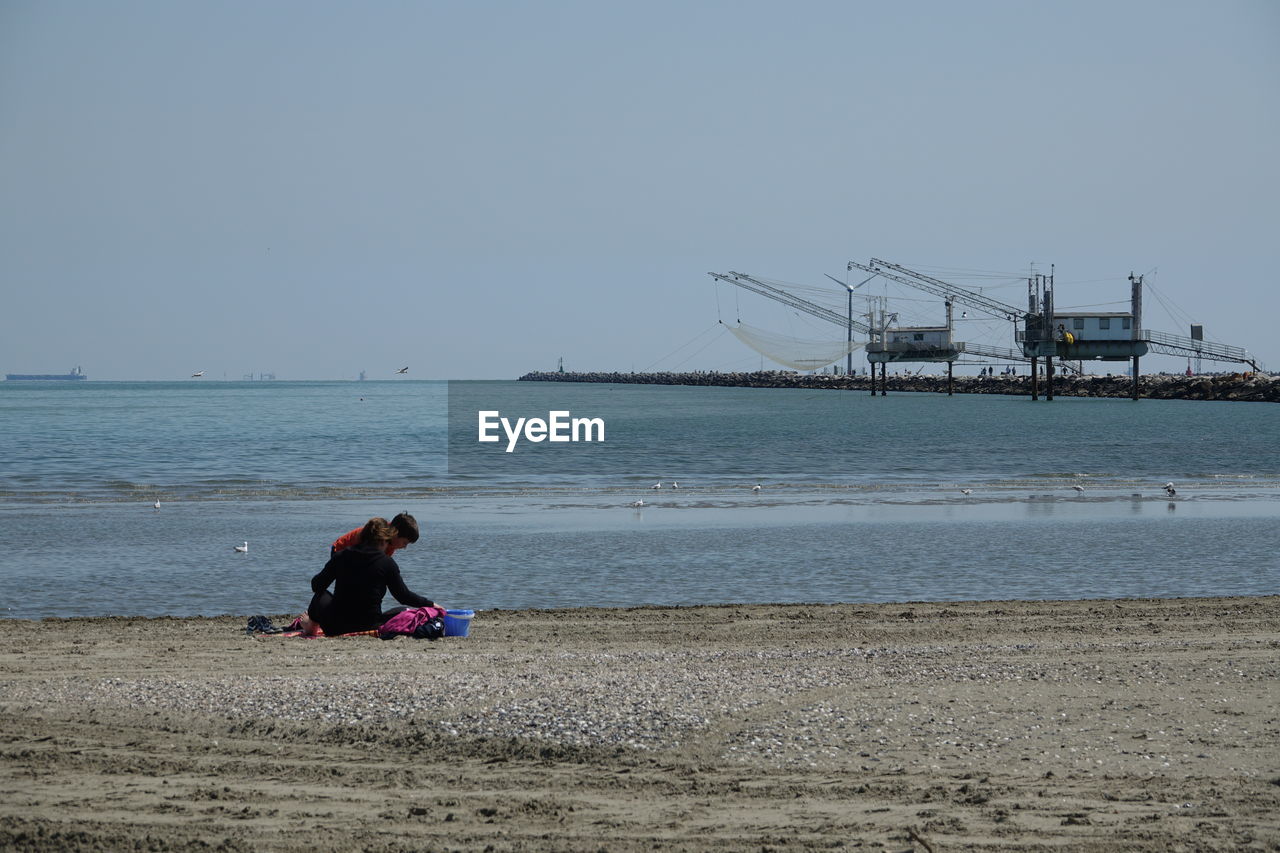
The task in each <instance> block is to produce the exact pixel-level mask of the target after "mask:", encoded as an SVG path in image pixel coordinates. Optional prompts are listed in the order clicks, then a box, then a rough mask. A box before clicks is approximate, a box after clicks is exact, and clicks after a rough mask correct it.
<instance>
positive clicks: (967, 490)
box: [960, 489, 973, 495]
mask: <svg viewBox="0 0 1280 853" xmlns="http://www.w3.org/2000/svg"><path fill="white" fill-rule="evenodd" d="M960 494H962V495H971V494H973V489H961V490H960Z"/></svg>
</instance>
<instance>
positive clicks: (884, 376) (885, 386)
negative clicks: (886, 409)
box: [880, 361, 889, 397]
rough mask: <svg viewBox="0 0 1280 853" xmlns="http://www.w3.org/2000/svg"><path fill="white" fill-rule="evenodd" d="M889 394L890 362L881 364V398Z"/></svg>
mask: <svg viewBox="0 0 1280 853" xmlns="http://www.w3.org/2000/svg"><path fill="white" fill-rule="evenodd" d="M888 393H889V362H887V361H882V362H880V396H881V397H884V396H886V395H887V394H888Z"/></svg>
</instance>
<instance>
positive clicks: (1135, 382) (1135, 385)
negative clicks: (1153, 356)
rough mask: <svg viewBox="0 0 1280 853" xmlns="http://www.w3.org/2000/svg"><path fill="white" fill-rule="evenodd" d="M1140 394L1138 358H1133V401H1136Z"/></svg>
mask: <svg viewBox="0 0 1280 853" xmlns="http://www.w3.org/2000/svg"><path fill="white" fill-rule="evenodd" d="M1140 396H1142V395H1141V393H1140V392H1139V391H1138V357H1137V356H1136V355H1135V356H1134V357H1133V399H1135V400H1136V399H1138V398H1139V397H1140Z"/></svg>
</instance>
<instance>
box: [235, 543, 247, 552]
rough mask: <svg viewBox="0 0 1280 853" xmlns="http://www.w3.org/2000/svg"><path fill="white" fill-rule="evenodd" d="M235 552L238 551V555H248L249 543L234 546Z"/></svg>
mask: <svg viewBox="0 0 1280 853" xmlns="http://www.w3.org/2000/svg"><path fill="white" fill-rule="evenodd" d="M236 551H238V552H239V553H241V554H248V553H249V543H248V542H245V543H244V544H243V545H237V546H236Z"/></svg>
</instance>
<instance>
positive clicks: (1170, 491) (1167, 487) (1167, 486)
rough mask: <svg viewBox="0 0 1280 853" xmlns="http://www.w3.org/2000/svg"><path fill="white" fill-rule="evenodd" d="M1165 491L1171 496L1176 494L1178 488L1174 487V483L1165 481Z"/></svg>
mask: <svg viewBox="0 0 1280 853" xmlns="http://www.w3.org/2000/svg"><path fill="white" fill-rule="evenodd" d="M1164 493H1165V494H1166V495H1168V496H1169V497H1173V496H1174V495H1176V494H1177V493H1178V490H1177V489H1175V488H1174V487H1173V483H1165V484H1164Z"/></svg>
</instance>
